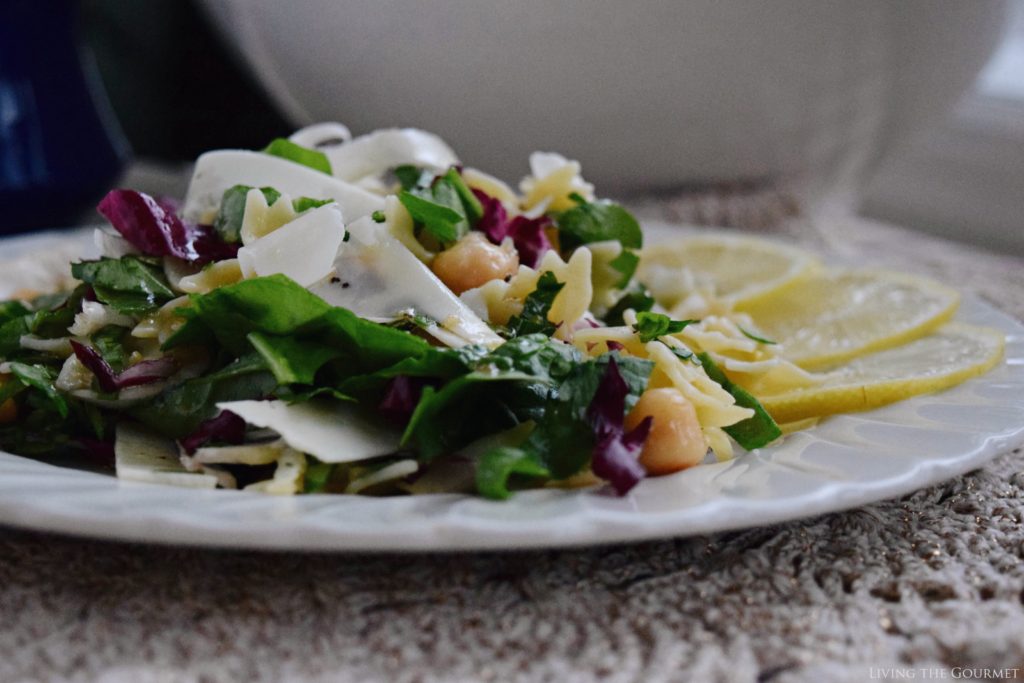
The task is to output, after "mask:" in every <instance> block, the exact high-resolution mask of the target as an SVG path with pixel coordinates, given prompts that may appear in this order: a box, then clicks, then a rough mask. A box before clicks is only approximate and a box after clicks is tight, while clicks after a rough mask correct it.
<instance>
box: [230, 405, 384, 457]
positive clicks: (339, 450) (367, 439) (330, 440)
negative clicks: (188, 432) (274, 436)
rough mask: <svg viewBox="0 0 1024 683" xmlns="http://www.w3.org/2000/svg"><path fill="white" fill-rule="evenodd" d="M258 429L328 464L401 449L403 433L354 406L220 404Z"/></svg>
mask: <svg viewBox="0 0 1024 683" xmlns="http://www.w3.org/2000/svg"><path fill="white" fill-rule="evenodd" d="M217 407H218V408H220V409H221V410H230V411H231V412H233V413H235V414H236V415H238V416H239V417H241V418H242V419H243V420H245V421H246V422H248V423H249V424H251V425H256V426H257V427H268V428H270V429H273V430H274V431H275V432H277V433H278V434H280V435H281V438H282V439H283V440H284V441H285V442H286V443H287V444H288V445H289V446H291V447H292V448H294V449H295V450H297V451H300V452H302V453H306V454H308V455H312V456H315V457H316V458H317V459H318V460H320V461H322V462H328V463H338V462H355V461H356V460H365V459H366V458H372V457H374V456H378V455H387V454H388V453H393V452H395V451H396V450H398V442H399V439H400V438H401V434H399V433H398V432H396V431H394V430H392V429H388V428H387V427H384V426H381V425H378V424H376V423H373V422H371V421H369V420H367V419H366V418H365V417H363V416H362V415H360V414H359V412H358V411H357V410H356V407H355V406H354V405H351V404H348V403H340V402H336V401H309V402H307V403H295V404H288V403H285V402H284V401H232V402H228V403H218V404H217Z"/></svg>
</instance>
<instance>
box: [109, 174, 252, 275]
mask: <svg viewBox="0 0 1024 683" xmlns="http://www.w3.org/2000/svg"><path fill="white" fill-rule="evenodd" d="M96 208H97V210H98V211H99V212H100V213H101V214H103V216H104V217H105V218H106V219H107V220H109V221H110V224H111V225H112V226H114V228H115V229H116V230H117V231H118V232H119V233H121V236H122V237H124V238H125V239H126V240H128V241H129V242H130V243H131V244H132V246H133V247H135V248H136V249H138V250H139V251H140V252H142V253H143V254H146V255H147V256H176V257H177V258H180V259H183V260H185V261H188V262H190V263H196V264H203V263H208V262H210V261H218V260H220V259H225V258H233V257H234V256H235V255H236V254H237V253H238V245H231V244H227V243H225V242H222V241H221V240H220V239H219V238H218V237H217V235H216V233H215V232H214V231H213V228H212V227H211V226H209V225H196V224H194V223H191V222H188V221H185V220H182V219H181V218H179V217H178V214H177V213H176V206H175V205H174V203H173V202H172V201H170V200H168V199H166V198H162V199H159V200H158V199H154V198H153V197H150V196H149V195H148V194H144V193H142V192H136V191H135V190H111V191H110V192H108V193H107V196H106V197H104V198H103V200H102V201H101V202H100V203H99V206H97V207H96Z"/></svg>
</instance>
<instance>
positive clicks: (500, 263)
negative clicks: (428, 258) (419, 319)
mask: <svg viewBox="0 0 1024 683" xmlns="http://www.w3.org/2000/svg"><path fill="white" fill-rule="evenodd" d="M518 269H519V254H517V253H516V250H515V247H513V246H512V243H511V242H510V241H506V242H505V243H503V244H501V245H496V244H491V243H490V242H489V241H488V240H487V237H485V236H484V234H483V233H481V232H471V233H469V234H467V235H466V236H465V237H463V238H462V239H461V240H459V241H458V242H456V243H455V244H454V245H452V246H451V247H450V248H449V249H446V250H445V251H442V252H441V253H440V254H438V255H437V256H435V257H434V263H433V264H432V265H431V270H433V271H434V275H437V277H439V278H441V282H443V283H445V284H446V285H448V288H449V289H451V290H452V291H453V292H455V293H456V294H462V293H463V292H465V291H466V290H469V289H473V288H475V287H479V286H480V285H482V284H484V283H486V282H490V281H491V280H501V279H504V278H505V277H508V276H510V275H514V274H515V273H516V271H517V270H518Z"/></svg>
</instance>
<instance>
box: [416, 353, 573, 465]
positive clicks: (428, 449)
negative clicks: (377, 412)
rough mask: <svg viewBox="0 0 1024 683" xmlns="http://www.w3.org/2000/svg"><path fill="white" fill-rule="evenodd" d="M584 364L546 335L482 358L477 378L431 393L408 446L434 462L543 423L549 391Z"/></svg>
mask: <svg viewBox="0 0 1024 683" xmlns="http://www.w3.org/2000/svg"><path fill="white" fill-rule="evenodd" d="M579 359H580V354H579V351H577V350H576V349H575V348H573V347H572V346H570V345H568V344H563V343H562V342H558V341H553V340H551V339H548V338H546V337H544V336H543V335H539V334H537V335H528V336H524V337H518V338H516V339H512V340H510V341H508V342H506V343H505V344H503V345H502V346H500V347H498V348H497V349H495V350H494V351H492V352H490V353H488V354H487V355H485V356H483V357H482V358H480V360H479V361H478V362H477V363H476V364H475V366H474V367H473V369H472V371H471V372H469V373H467V374H463V375H461V376H458V377H456V378H455V379H452V380H451V381H449V382H448V383H447V384H445V385H444V386H443V387H441V388H440V389H435V388H434V387H431V386H427V387H425V388H424V389H423V393H422V394H421V396H420V400H419V403H418V404H417V405H416V410H415V411H414V412H413V415H412V418H411V419H410V420H409V423H408V425H407V426H406V431H405V433H404V434H403V438H402V443H403V444H410V445H413V446H415V447H416V448H417V449H418V451H419V453H420V455H421V457H423V458H425V459H432V458H434V457H436V456H437V455H440V454H442V453H445V452H451V450H453V449H455V448H458V447H460V446H463V445H465V444H467V443H469V442H470V441H472V440H473V439H475V438H477V437H479V436H482V435H484V434H488V433H493V432H496V431H500V430H501V429H505V428H508V427H513V426H515V425H516V424H519V423H521V422H524V421H526V420H529V419H535V418H538V417H539V416H540V415H541V413H542V411H543V409H544V406H545V403H546V402H547V399H548V391H549V388H552V387H554V386H556V385H557V384H558V383H559V382H560V381H562V379H564V377H566V376H567V375H568V374H569V373H570V372H571V370H572V368H574V367H575V366H576V363H578V362H579Z"/></svg>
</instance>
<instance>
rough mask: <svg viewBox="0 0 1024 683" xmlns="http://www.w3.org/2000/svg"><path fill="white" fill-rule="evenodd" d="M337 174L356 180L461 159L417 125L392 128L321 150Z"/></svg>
mask: <svg viewBox="0 0 1024 683" xmlns="http://www.w3.org/2000/svg"><path fill="white" fill-rule="evenodd" d="M320 151H322V152H323V153H324V154H326V155H327V158H328V159H329V160H330V162H331V172H332V173H333V174H334V177H336V178H340V179H341V180H347V181H349V182H356V181H359V180H361V179H363V178H366V177H368V176H379V175H381V174H383V173H385V172H386V171H389V170H391V169H393V168H395V167H396V166H402V165H404V164H410V165H412V166H417V167H419V168H426V169H429V170H431V171H444V170H446V169H447V168H448V167H450V166H457V165H458V164H459V158H458V157H457V156H455V152H453V151H452V148H451V147H449V146H448V145H447V144H446V143H445V141H444V140H442V139H441V138H439V137H438V136H436V135H434V134H433V133H428V132H426V131H422V130H417V129H415V128H391V129H387V130H378V131H374V132H373V133H369V134H367V135H360V136H359V137H357V138H356V139H354V140H352V141H351V142H348V143H345V144H343V145H338V146H336V147H328V148H326V149H322V150H320Z"/></svg>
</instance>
